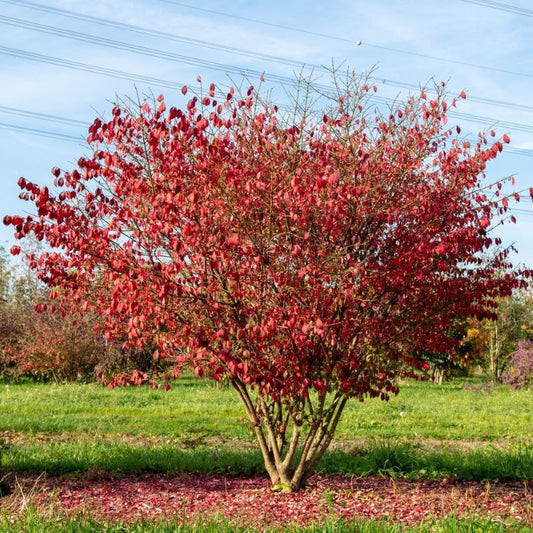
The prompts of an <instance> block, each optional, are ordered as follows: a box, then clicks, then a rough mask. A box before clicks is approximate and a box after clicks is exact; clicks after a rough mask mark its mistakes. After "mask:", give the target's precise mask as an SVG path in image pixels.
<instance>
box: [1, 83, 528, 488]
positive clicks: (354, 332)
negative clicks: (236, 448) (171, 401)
mask: <svg viewBox="0 0 533 533" xmlns="http://www.w3.org/2000/svg"><path fill="white" fill-rule="evenodd" d="M372 90H373V89H371V88H369V87H368V86H367V85H363V84H361V85H358V84H357V82H356V80H352V81H351V82H349V86H348V87H346V90H345V91H344V92H342V93H340V94H339V95H337V103H336V105H337V108H334V109H332V110H329V111H328V113H327V114H324V116H323V119H322V121H321V122H320V123H317V122H316V121H314V119H313V116H316V115H313V114H312V113H311V112H310V110H305V112H304V113H302V114H301V116H300V117H299V118H298V120H297V121H296V122H287V121H286V120H285V119H284V118H283V116H281V114H280V112H279V111H278V108H277V107H276V106H272V105H269V104H265V103H263V102H262V101H261V100H260V99H259V97H258V95H257V94H256V93H255V91H254V88H253V87H250V89H249V90H248V91H247V93H246V94H244V95H237V94H236V92H235V91H234V90H233V89H231V90H230V91H229V92H228V95H227V97H226V99H225V101H224V102H219V101H216V100H214V99H213V97H212V96H207V95H203V94H200V95H198V96H196V95H195V96H193V97H192V98H191V99H190V100H189V101H188V103H187V106H186V108H185V109H184V110H181V109H176V108H173V107H171V108H170V109H168V110H167V108H166V105H165V103H164V101H163V98H162V97H159V98H158V99H157V101H156V102H154V103H153V105H150V104H149V103H144V104H143V105H142V106H141V107H140V109H138V110H136V111H135V112H133V111H131V110H128V109H121V108H118V107H115V108H114V109H113V113H112V115H113V116H112V119H111V120H109V121H108V122H103V121H102V120H100V119H97V120H96V121H95V122H94V123H93V125H92V126H91V127H90V128H89V136H88V141H89V143H91V145H92V146H93V148H94V152H93V155H92V157H90V158H81V159H79V161H78V166H77V168H76V169H74V170H73V171H70V172H63V173H61V172H59V170H58V169H53V175H54V176H55V180H56V185H57V187H58V188H59V189H60V192H59V193H58V194H57V195H54V194H53V193H52V192H51V191H50V189H49V188H48V187H40V186H38V185H36V184H33V183H30V182H28V181H27V180H25V179H24V178H21V179H20V180H19V185H20V187H21V188H22V190H23V192H22V193H21V197H22V198H24V199H27V200H30V201H33V202H34V203H35V206H36V209H37V214H36V215H35V216H28V217H26V218H22V217H10V220H9V221H8V222H9V223H10V224H11V225H13V226H14V227H15V230H16V236H17V237H24V236H26V235H29V234H34V235H35V236H36V237H37V238H38V239H45V240H46V241H47V242H48V243H49V244H50V246H51V247H52V248H53V250H54V251H51V252H47V253H44V254H42V255H40V256H39V257H31V258H30V266H31V267H32V268H34V269H36V270H37V271H38V272H39V276H40V278H41V279H42V280H43V281H45V282H46V283H48V284H49V285H50V286H52V287H54V286H60V287H61V288H62V290H63V293H62V294H64V297H65V298H66V299H68V300H69V302H73V303H74V305H76V306H78V308H79V309H80V310H82V311H87V310H92V311H95V312H97V313H99V314H100V315H101V316H102V317H103V319H104V333H105V335H106V337H107V338H113V337H114V338H123V337H124V336H125V338H126V344H127V345H128V346H134V347H138V348H143V347H145V346H153V347H154V348H155V349H156V353H155V354H154V357H155V358H159V357H161V358H168V359H170V360H172V361H174V362H175V364H176V365H184V364H189V365H191V366H192V367H193V368H194V369H195V371H196V373H197V374H198V375H201V374H202V373H203V372H204V371H207V372H208V373H209V375H211V376H213V377H214V379H216V380H218V379H220V378H221V377H223V376H226V377H228V379H229V381H230V383H231V384H232V385H233V386H234V387H235V388H236V389H237V391H238V393H239V395H240V396H241V398H242V400H243V402H244V405H245V407H246V409H247V412H248V415H249V417H250V420H251V422H252V424H253V425H254V427H255V428H256V433H257V436H258V439H259V443H260V445H261V448H262V451H263V454H264V456H265V462H266V465H267V469H268V470H269V473H270V475H271V477H272V479H273V481H276V480H281V481H283V482H284V483H290V484H291V485H292V486H293V488H298V487H299V486H300V484H301V483H302V482H303V481H304V479H305V477H306V476H307V475H309V473H310V472H311V471H312V469H313V467H314V465H315V464H316V462H317V461H318V459H319V458H320V455H321V454H322V453H323V452H324V450H325V449H326V448H327V446H328V444H329V442H330V440H331V437H332V434H333V432H334V430H335V426H336V424H337V421H338V417H339V415H340V413H341V411H342V409H343V408H344V405H345V403H346V401H347V400H348V399H349V398H352V397H355V398H359V399H363V398H364V397H366V396H372V397H375V396H379V397H381V398H382V399H387V398H388V396H389V394H394V393H396V392H397V390H398V389H397V387H396V384H395V380H396V378H397V377H398V375H399V374H400V373H407V374H409V373H412V372H413V371H414V370H416V369H418V368H419V367H420V366H421V365H422V364H423V363H424V362H423V361H420V360H419V359H418V358H416V357H413V356H412V354H413V353H415V354H416V353H419V352H420V353H421V352H428V351H429V352H434V353H440V352H444V351H446V350H447V349H448V348H449V347H450V344H452V345H453V344H454V343H455V341H454V339H451V338H450V337H449V335H448V333H447V332H448V331H449V329H450V326H451V324H452V322H453V320H455V319H458V318H459V319H460V318H464V317H468V316H476V317H478V318H484V317H491V316H493V314H492V311H491V308H493V307H494V306H495V301H496V299H497V298H498V297H501V296H504V295H508V294H510V292H511V290H512V289H513V288H515V287H517V286H519V285H520V284H521V281H520V280H519V277H518V273H516V272H512V273H511V271H510V270H509V267H510V265H509V264H508V261H507V257H506V252H502V253H500V254H499V255H496V257H495V258H494V259H493V260H491V261H486V260H483V259H482V254H483V253H484V252H486V251H487V250H489V249H491V246H492V244H493V241H492V239H491V237H490V236H489V235H490V234H489V230H490V226H491V225H492V224H494V222H495V218H498V216H499V215H501V214H502V213H503V211H504V208H505V209H506V208H507V203H506V204H505V206H503V205H501V204H500V202H501V200H500V199H499V198H498V197H497V196H493V195H488V194H487V193H486V192H485V190H484V185H483V178H484V170H485V166H486V164H487V162H488V161H490V160H491V159H493V158H495V157H496V156H497V155H498V153H499V152H500V151H501V150H502V146H503V145H502V143H501V142H500V141H496V142H494V143H492V144H491V143H489V141H488V140H487V139H486V138H485V137H483V136H480V137H479V139H478V141H477V143H474V145H473V146H470V143H466V142H465V143H463V142H461V141H460V140H459V139H458V138H457V135H456V133H455V130H451V129H446V126H445V124H446V122H447V117H446V109H447V108H448V104H447V103H446V101H445V99H444V95H443V94H442V88H439V89H438V91H439V92H438V95H437V96H436V97H435V99H432V100H428V99H425V95H424V96H421V97H420V98H415V97H413V98H411V99H410V100H409V101H408V102H407V103H406V104H404V105H402V106H401V108H399V109H398V110H397V111H398V112H396V113H392V114H390V115H389V114H387V115H384V116H382V115H381V114H380V113H379V112H378V111H376V113H375V114H373V115H372V114H371V115H365V113H364V111H363V109H364V108H365V106H366V104H365V103H364V102H365V99H366V98H367V93H368V92H369V91H372ZM189 91H190V89H189ZM210 91H211V93H212V92H213V90H212V89H210ZM183 92H184V93H185V92H186V90H185V88H184V90H183ZM304 92H305V91H304ZM452 105H455V102H452ZM505 141H506V139H505ZM502 272H505V275H503V276H502V275H501V273H502ZM525 274H527V275H529V272H527V273H525ZM251 388H253V389H254V390H255V391H257V392H258V396H257V399H255V398H253V397H252V394H251V392H250V391H251ZM254 394H255V393H254ZM287 423H292V425H293V431H292V436H293V438H294V439H295V442H294V445H293V444H290V445H288V448H285V444H288V443H287V442H286V438H285V434H286V432H285V428H286V426H287ZM304 423H305V424H308V425H309V431H308V433H307V437H306V439H307V440H305V441H304V451H306V453H308V454H309V455H308V456H307V455H306V453H304V454H303V456H302V457H303V459H302V460H304V461H307V463H306V464H305V465H303V466H302V468H303V470H302V471H301V472H299V473H297V474H295V475H296V478H294V477H290V476H289V477H287V468H288V466H287V465H288V464H289V463H290V457H292V454H293V453H294V450H295V449H296V444H297V443H298V439H299V436H300V431H301V428H304V426H305V424H304ZM287 434H289V432H287ZM287 450H288V455H289V457H288V460H287V461H285V462H283V460H282V458H281V455H282V451H287ZM282 464H283V465H284V466H282ZM297 470H298V469H297ZM291 475H292V474H291Z"/></svg>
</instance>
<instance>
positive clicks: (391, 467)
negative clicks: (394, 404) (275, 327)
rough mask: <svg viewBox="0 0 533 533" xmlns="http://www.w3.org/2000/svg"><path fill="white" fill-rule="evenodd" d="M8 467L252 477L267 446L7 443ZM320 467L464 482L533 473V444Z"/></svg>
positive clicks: (335, 456) (380, 446) (359, 455)
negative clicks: (244, 447)
mask: <svg viewBox="0 0 533 533" xmlns="http://www.w3.org/2000/svg"><path fill="white" fill-rule="evenodd" d="M2 463H3V464H2V467H3V470H4V471H10V472H12V473H13V472H15V473H16V472H39V473H41V472H46V473H49V474H51V475H63V474H69V473H83V472H100V471H101V472H109V473H112V474H119V475H120V474H128V475H135V474H142V473H160V474H169V475H172V474H179V473H202V474H206V475H220V474H225V475H228V476H232V475H235V476H251V475H257V474H263V473H264V466H263V460H262V457H261V454H260V453H259V451H256V450H253V449H252V450H250V449H243V448H242V447H240V446H239V445H238V444H235V445H232V444H231V443H230V444H228V445H226V446H220V447H213V446H198V447H194V448H187V449H180V448H178V447H175V446H172V445H169V444H156V445H145V446H143V445H139V444H135V445H133V444H128V443H124V442H114V441H108V440H101V441H98V440H97V441H94V440H90V441H89V440H87V441H61V442H54V441H51V442H36V443H29V444H26V445H22V446H16V447H15V446H10V447H8V448H7V449H4V453H3V461H2ZM318 471H319V472H321V473H325V474H345V475H355V476H389V477H404V478H411V479H425V478H427V479H442V478H449V477H453V478H456V479H457V480H463V481H487V480H496V479H498V480H502V481H527V480H531V479H533V446H532V445H529V444H525V443H524V444H517V445H514V446H510V447H508V448H504V449H499V448H495V447H492V446H483V447H479V448H477V449H473V450H469V451H464V452H461V451H459V450H450V449H445V448H442V449H431V450H427V449H422V448H421V447H418V446H416V445H414V444H411V443H397V442H394V443H392V442H390V441H375V442H370V443H369V444H366V445H364V446H361V447H358V448H354V449H353V450H351V451H348V452H347V451H340V450H338V451H337V450H335V451H330V452H329V453H327V454H326V455H325V456H324V458H323V459H322V461H321V462H320V465H319V468H318Z"/></svg>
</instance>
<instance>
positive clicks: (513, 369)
mask: <svg viewBox="0 0 533 533" xmlns="http://www.w3.org/2000/svg"><path fill="white" fill-rule="evenodd" d="M503 380H504V381H505V383H508V384H509V385H510V386H511V387H512V388H514V389H523V388H526V387H531V386H532V385H533V341H520V342H518V349H517V350H516V352H514V353H513V354H512V355H511V363H510V365H509V370H508V371H507V373H506V374H505V376H504V378H503Z"/></svg>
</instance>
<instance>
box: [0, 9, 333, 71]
mask: <svg viewBox="0 0 533 533" xmlns="http://www.w3.org/2000/svg"><path fill="white" fill-rule="evenodd" d="M0 1H1V2H3V3H6V4H14V5H21V6H23V7H27V8H30V9H35V10H38V11H43V12H46V13H52V14H57V15H61V16H63V17H68V18H72V19H77V20H82V21H84V22H90V23H93V24H98V25H100V26H108V27H111V28H115V29H120V30H125V31H129V32H134V33H137V34H141V35H149V36H152V37H157V38H160V39H165V40H170V41H175V42H178V43H186V44H191V45H193V46H200V47H203V48H209V49H212V50H217V51H220V50H223V51H225V52H230V53H232V54H237V55H242V56H245V57H250V58H253V59H263V60H265V61H271V62H275V63H282V64H286V65H290V66H294V67H298V68H301V67H302V66H303V65H304V64H303V63H302V62H301V61H297V60H294V59H289V58H286V57H281V56H274V55H270V54H264V53H261V52H254V51H251V50H244V49H242V48H236V47H234V46H227V45H224V44H220V43H213V42H209V41H206V40H203V39H193V38H191V37H185V36H183V35H178V34H175V33H169V32H164V31H159V30H153V29H150V28H145V27H142V26H137V25H134V24H125V23H123V22H118V21H113V20H109V19H104V18H100V17H94V16H91V15H85V14H83V13H79V12H75V11H69V10H66V9H60V8H55V7H50V6H46V5H43V4H37V3H35V2H28V1H26V0H0ZM309 66H311V67H313V68H318V69H323V67H322V66H321V65H316V64H311V63H310V64H309Z"/></svg>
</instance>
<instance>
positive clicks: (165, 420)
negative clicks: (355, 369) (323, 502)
mask: <svg viewBox="0 0 533 533" xmlns="http://www.w3.org/2000/svg"><path fill="white" fill-rule="evenodd" d="M531 405H532V391H524V390H518V391H516V390H509V389H508V388H507V387H505V386H499V387H495V388H493V389H492V390H491V392H490V393H484V392H475V391H472V390H464V389H463V385H462V383H461V382H452V383H446V384H444V385H440V386H439V385H434V384H431V383H420V382H408V383H405V384H403V385H402V386H401V390H400V394H399V395H398V396H397V397H394V398H392V399H391V400H390V401H389V402H381V401H379V400H368V401H366V402H363V403H361V402H356V401H353V402H350V403H349V404H348V406H347V408H346V411H345V413H344V414H343V417H342V419H341V422H340V424H339V427H338V429H337V433H336V438H337V439H340V440H353V439H361V438H365V439H368V438H371V439H372V438H374V439H376V438H377V439H408V440H413V441H418V440H420V439H438V440H468V441H471V440H482V441H488V442H490V441H495V440H499V439H505V440H507V441H525V440H530V439H531V433H532V428H533V410H532V409H531ZM243 420H244V410H243V408H242V407H241V405H240V403H239V400H238V399H237V396H236V394H235V392H234V391H233V390H232V389H230V388H223V389H217V388H215V387H214V386H213V385H212V384H211V383H210V382H209V381H207V380H200V379H197V378H195V377H193V376H185V377H184V378H183V379H181V380H180V381H178V382H177V383H176V384H175V385H174V386H173V388H172V389H171V390H170V391H168V392H164V391H162V390H155V391H154V390H150V389H148V388H147V387H143V388H135V387H128V388H122V389H114V390H109V389H107V388H105V387H101V386H98V385H94V384H77V383H72V384H64V385H55V384H39V383H25V384H15V385H13V384H7V385H6V384H4V385H0V431H11V432H18V433H22V434H25V435H38V434H42V433H44V434H61V433H69V434H75V435H79V436H80V437H81V438H86V437H91V436H101V435H136V436H143V437H158V438H163V439H165V438H166V439H169V440H172V441H173V442H174V443H177V442H183V443H185V444H191V443H193V444H194V443H202V442H203V441H205V440H206V439H207V440H209V439H212V438H216V439H224V440H226V439H228V440H247V441H253V440H254V436H253V432H252V431H251V428H250V426H249V425H248V424H247V423H243Z"/></svg>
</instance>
